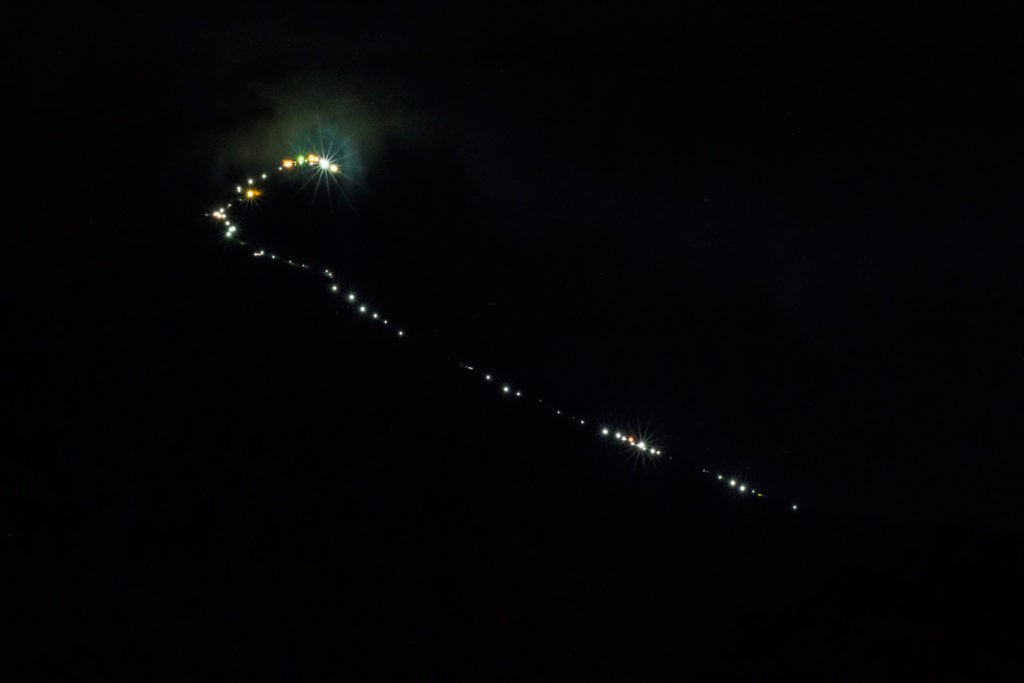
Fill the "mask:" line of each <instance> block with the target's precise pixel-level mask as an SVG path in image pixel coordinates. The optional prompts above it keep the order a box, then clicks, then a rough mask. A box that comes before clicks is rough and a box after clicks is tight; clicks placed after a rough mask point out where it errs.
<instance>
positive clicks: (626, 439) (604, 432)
mask: <svg viewBox="0 0 1024 683" xmlns="http://www.w3.org/2000/svg"><path fill="white" fill-rule="evenodd" d="M462 367H463V368H465V369H466V370H469V371H470V372H476V368H474V367H473V366H472V365H465V364H462ZM482 377H483V379H484V381H485V382H493V381H494V376H493V375H491V374H490V373H482ZM501 393H502V394H503V395H507V396H515V397H516V398H520V397H522V395H523V392H521V391H519V390H513V389H512V387H511V386H509V385H508V384H501ZM537 402H538V403H543V402H544V401H543V400H541V399H537ZM554 412H555V415H557V416H559V417H561V416H562V411H561V410H555V411H554ZM569 419H570V420H572V421H573V422H575V423H577V424H580V425H585V424H587V421H586V420H585V419H584V418H582V417H579V418H578V417H576V416H574V415H570V416H569ZM600 434H601V436H611V435H612V431H611V429H609V428H608V427H601V429H600ZM615 439H616V440H618V441H621V442H622V443H623V444H626V445H629V446H632V447H634V448H636V449H637V450H639V451H642V452H644V453H646V454H648V455H652V456H658V455H661V454H662V453H663V452H664V451H662V450H661V449H660V448H655V447H653V446H651V445H649V444H647V443H646V442H645V441H643V440H641V439H637V438H636V437H635V436H632V435H629V434H623V433H622V432H615Z"/></svg>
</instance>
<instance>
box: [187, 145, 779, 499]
mask: <svg viewBox="0 0 1024 683" xmlns="http://www.w3.org/2000/svg"><path fill="white" fill-rule="evenodd" d="M277 170H278V176H294V175H296V174H307V175H308V176H309V178H310V179H315V180H317V182H318V183H319V182H320V181H321V180H329V181H334V182H337V177H338V176H339V175H340V174H341V167H340V165H339V164H338V163H337V162H335V161H334V160H332V159H330V158H328V157H327V156H326V155H323V156H322V155H319V154H312V153H310V154H302V155H298V156H296V157H295V158H292V159H285V160H284V161H282V162H281V165H280V166H279V167H278V169H277ZM269 182H271V181H270V179H269V176H268V174H266V173H260V174H258V175H257V176H252V177H249V178H247V179H246V181H245V182H244V183H243V184H239V185H236V186H235V188H234V194H233V198H232V199H231V200H229V201H227V202H225V203H224V204H222V205H221V206H220V207H218V208H216V209H214V210H213V211H211V212H210V213H208V214H206V215H207V216H208V217H210V218H212V219H213V220H214V221H215V222H216V223H217V224H218V225H220V226H221V227H222V228H223V229H224V233H223V234H224V238H225V239H226V240H228V241H230V242H232V243H234V244H237V245H239V246H240V247H245V248H249V249H253V252H252V256H253V258H256V259H261V260H267V261H272V262H275V263H280V264H282V265H285V266H289V267H292V268H297V269H300V270H307V271H310V272H312V273H316V274H318V275H319V276H321V277H323V278H324V279H325V280H326V282H327V287H328V290H329V291H330V292H331V294H333V295H336V296H338V298H339V299H340V300H341V301H342V302H344V303H345V304H347V307H348V308H349V309H350V310H351V311H352V312H353V313H354V314H355V315H356V316H357V317H360V318H364V319H365V320H366V321H367V322H372V323H376V324H379V325H381V326H386V327H390V328H391V329H393V330H394V334H395V335H396V336H398V337H402V338H405V337H406V336H407V334H406V331H405V330H404V329H402V328H401V327H399V326H397V325H392V323H391V321H390V319H389V318H388V317H386V316H385V315H384V313H383V312H382V311H378V310H376V309H374V308H372V307H370V305H369V304H368V303H367V302H364V301H363V300H362V299H361V298H360V297H359V295H357V294H356V292H355V291H354V290H352V289H351V288H346V289H344V291H343V288H342V285H341V283H340V282H339V281H338V280H337V279H336V278H335V277H334V272H333V271H332V270H331V269H330V268H323V267H319V266H316V267H314V266H310V265H309V264H308V263H304V262H300V261H295V260H293V259H290V258H287V257H284V256H279V255H278V254H276V253H273V252H268V251H266V250H265V249H263V248H260V247H258V246H254V245H252V244H250V243H249V242H247V241H246V240H244V239H242V238H241V237H240V235H239V229H240V226H239V224H238V221H237V220H236V219H234V218H232V215H231V211H232V208H233V207H235V206H239V205H242V206H244V205H246V204H255V203H256V202H257V201H259V200H260V199H261V198H262V197H263V196H264V195H263V188H264V187H266V185H267V184H268V183H269ZM459 367H461V368H462V369H463V370H466V371H468V372H471V373H473V374H475V375H476V376H477V377H479V379H480V380H481V381H482V382H484V383H488V384H491V385H493V386H494V387H496V393H497V394H498V395H499V396H502V397H505V398H508V399H523V398H524V393H523V390H522V389H520V388H519V387H518V386H516V385H515V384H514V383H512V382H509V381H508V380H502V379H499V378H497V377H496V376H494V375H492V374H491V373H489V372H485V371H481V370H478V369H477V368H476V367H474V366H472V365H467V364H465V363H460V364H459ZM537 403H539V404H543V403H544V401H543V400H542V399H537ZM551 412H552V413H553V414H554V416H555V417H558V418H561V419H565V420H568V421H569V422H571V423H573V424H575V425H577V426H581V427H587V425H588V421H587V420H586V419H585V418H583V417H580V416H578V415H572V414H566V413H565V412H564V411H562V410H560V409H555V410H552V411H551ZM590 424H592V423H590ZM596 434H597V435H598V436H599V437H600V438H602V439H604V440H607V441H612V442H615V443H617V444H619V445H620V446H622V447H624V448H627V449H629V451H630V452H631V453H633V454H634V455H636V456H639V457H641V458H643V459H644V460H645V461H646V460H650V461H655V460H660V459H661V457H662V456H663V455H664V450H663V449H662V448H661V446H657V445H654V444H652V443H650V440H649V439H647V438H643V437H641V436H636V435H634V434H633V433H631V432H630V430H625V429H615V428H613V427H609V426H603V425H602V426H598V427H597V428H596ZM669 459H671V456H669ZM698 471H699V472H701V473H703V474H711V472H710V471H709V470H707V469H699V470H698ZM714 476H715V479H716V480H717V481H720V482H722V484H723V486H724V487H725V488H726V489H727V490H729V491H730V492H732V493H734V494H735V495H738V496H747V497H755V498H764V497H765V494H764V493H763V492H762V491H759V490H757V489H756V488H754V487H753V486H752V485H751V484H750V483H748V482H743V481H740V480H739V479H737V478H735V477H729V476H727V475H723V474H720V473H715V474H714ZM790 509H791V510H792V511H794V512H795V511H796V510H797V509H798V506H797V505H796V504H795V503H794V504H791V506H790Z"/></svg>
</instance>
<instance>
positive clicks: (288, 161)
mask: <svg viewBox="0 0 1024 683" xmlns="http://www.w3.org/2000/svg"><path fill="white" fill-rule="evenodd" d="M281 165H282V166H284V167H285V168H291V167H292V166H294V165H295V162H294V161H292V160H291V159H285V160H284V161H282V162H281Z"/></svg>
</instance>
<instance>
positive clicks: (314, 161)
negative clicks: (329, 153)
mask: <svg viewBox="0 0 1024 683" xmlns="http://www.w3.org/2000/svg"><path fill="white" fill-rule="evenodd" d="M299 158H300V159H301V158H302V157H299ZM306 161H308V162H309V165H310V166H313V165H314V164H319V163H320V157H319V156H317V155H316V154H310V155H307V156H306Z"/></svg>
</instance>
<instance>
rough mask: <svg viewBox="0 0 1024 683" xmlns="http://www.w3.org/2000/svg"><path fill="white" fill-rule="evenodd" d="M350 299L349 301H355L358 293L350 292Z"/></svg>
mask: <svg viewBox="0 0 1024 683" xmlns="http://www.w3.org/2000/svg"><path fill="white" fill-rule="evenodd" d="M348 300H349V301H355V300H356V295H355V294H352V293H351V292H350V293H349V295H348Z"/></svg>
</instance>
